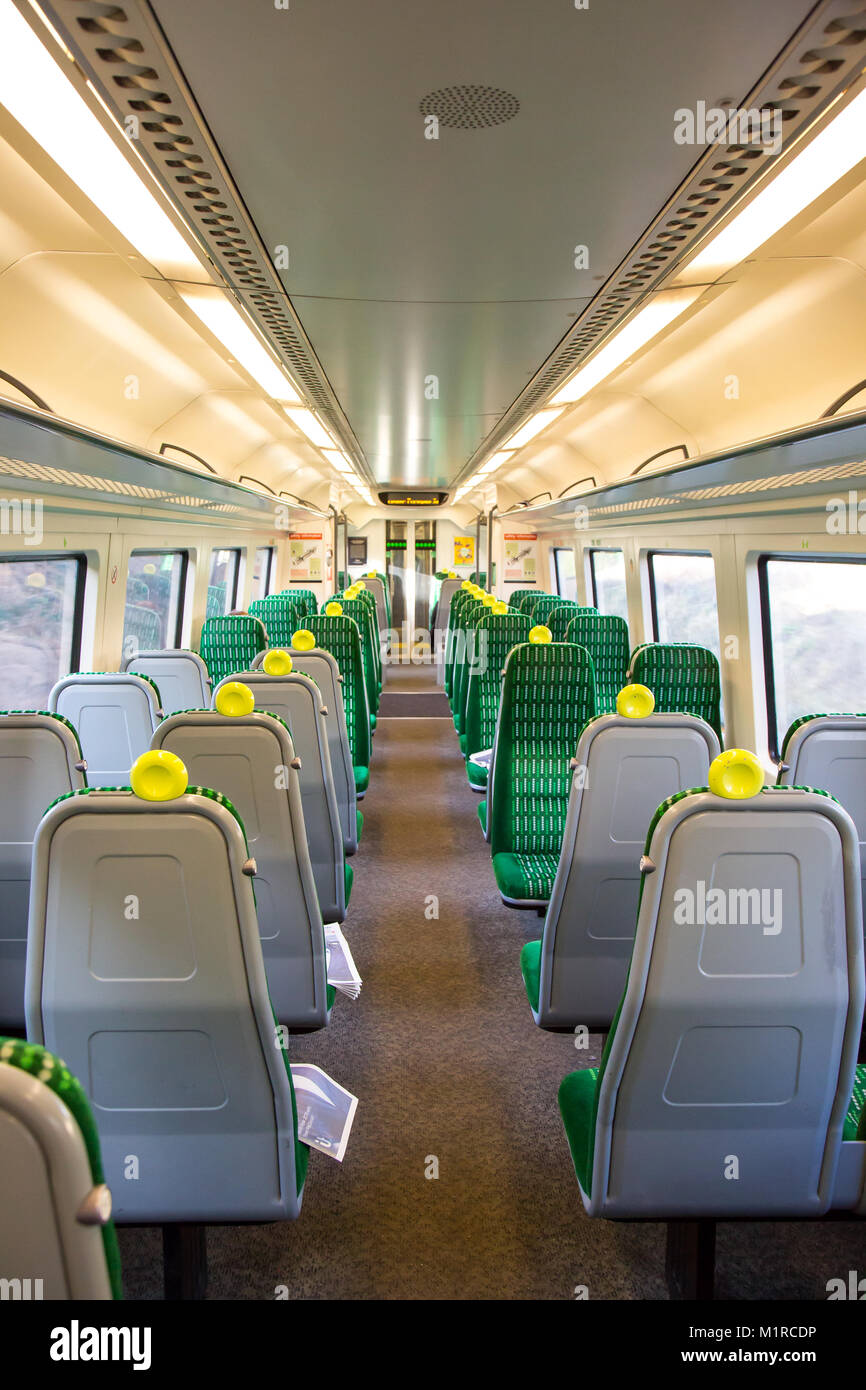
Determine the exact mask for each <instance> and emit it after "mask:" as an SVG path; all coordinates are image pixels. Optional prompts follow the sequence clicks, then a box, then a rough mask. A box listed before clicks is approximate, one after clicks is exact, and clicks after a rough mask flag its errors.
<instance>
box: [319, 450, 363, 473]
mask: <svg viewBox="0 0 866 1390" xmlns="http://www.w3.org/2000/svg"><path fill="white" fill-rule="evenodd" d="M322 453H323V454H324V455H325V458H326V459H327V460H328V463H330V464H332V465H333V467H334V468H339V470H340V472H341V473H345V472H346V471H347V470H348V472H350V473H354V471H355V469H354V467H353V465H352V464H351V463H350V462H349V459H348V457H347V455H346V454H344V453H343V450H342V449H323V450H322Z"/></svg>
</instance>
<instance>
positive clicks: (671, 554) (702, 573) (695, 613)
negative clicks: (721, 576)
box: [647, 550, 719, 656]
mask: <svg viewBox="0 0 866 1390" xmlns="http://www.w3.org/2000/svg"><path fill="white" fill-rule="evenodd" d="M647 567H648V569H649V581H650V585H649V586H650V603H651V606H652V625H653V640H654V641H656V642H696V643H698V645H699V646H701V647H709V649H710V651H711V652H715V654H716V656H718V655H719V615H718V609H717V607H716V571H715V565H714V563H713V557H712V555H708V554H706V553H705V552H704V551H692V550H688V551H686V550H651V551H650V552H649V555H648V556H647Z"/></svg>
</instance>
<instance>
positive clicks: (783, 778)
mask: <svg viewBox="0 0 866 1390" xmlns="http://www.w3.org/2000/svg"><path fill="white" fill-rule="evenodd" d="M782 763H783V765H782V767H781V768H780V770H779V784H780V786H788V787H792V786H806V787H821V788H822V789H823V790H824V791H827V792H829V793H830V795H831V796H835V798H836V800H837V801H841V803H842V805H843V806H844V807H845V810H846V811H847V812H848V814H849V815H850V816H851V819H852V820H853V822H854V824H855V825H856V827H857V836H858V839H859V841H860V884H861V888H862V891H863V898H864V902H866V714H816V715H810V716H809V717H808V718H806V719H804V720H802V721H800V720H798V721H797V722H796V724H795V725H794V726H793V727H792V728H791V729H790V730H789V731H788V734H787V736H786V738H785V742H784V744H783V747H782Z"/></svg>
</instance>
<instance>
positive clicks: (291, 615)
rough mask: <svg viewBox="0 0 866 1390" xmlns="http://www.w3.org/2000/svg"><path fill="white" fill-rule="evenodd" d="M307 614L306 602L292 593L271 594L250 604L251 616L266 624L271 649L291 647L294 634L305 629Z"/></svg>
mask: <svg viewBox="0 0 866 1390" xmlns="http://www.w3.org/2000/svg"><path fill="white" fill-rule="evenodd" d="M306 613H307V606H306V600H305V599H304V598H302V597H299V596H298V595H297V594H291V593H289V594H269V595H268V597H267V598H257V599H254V600H253V602H252V603H251V604H250V615H251V616H252V617H253V618H259V619H260V621H261V622H262V623H264V626H265V632H266V634H267V639H268V646H269V647H290V646H291V645H292V633H293V632H297V630H298V628H299V627H303V619H304V618H305V617H306Z"/></svg>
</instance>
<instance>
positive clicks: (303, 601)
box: [272, 589, 319, 618]
mask: <svg viewBox="0 0 866 1390" xmlns="http://www.w3.org/2000/svg"><path fill="white" fill-rule="evenodd" d="M272 597H273V595H272ZM276 597H278V598H293V599H297V600H298V602H299V603H300V605H301V617H303V618H306V617H308V616H309V615H310V613H315V611H316V609H317V608H318V606H319V600H318V599H317V598H316V595H315V594H314V593H313V591H312V589H281V590H280V592H279V594H278V595H276Z"/></svg>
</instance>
